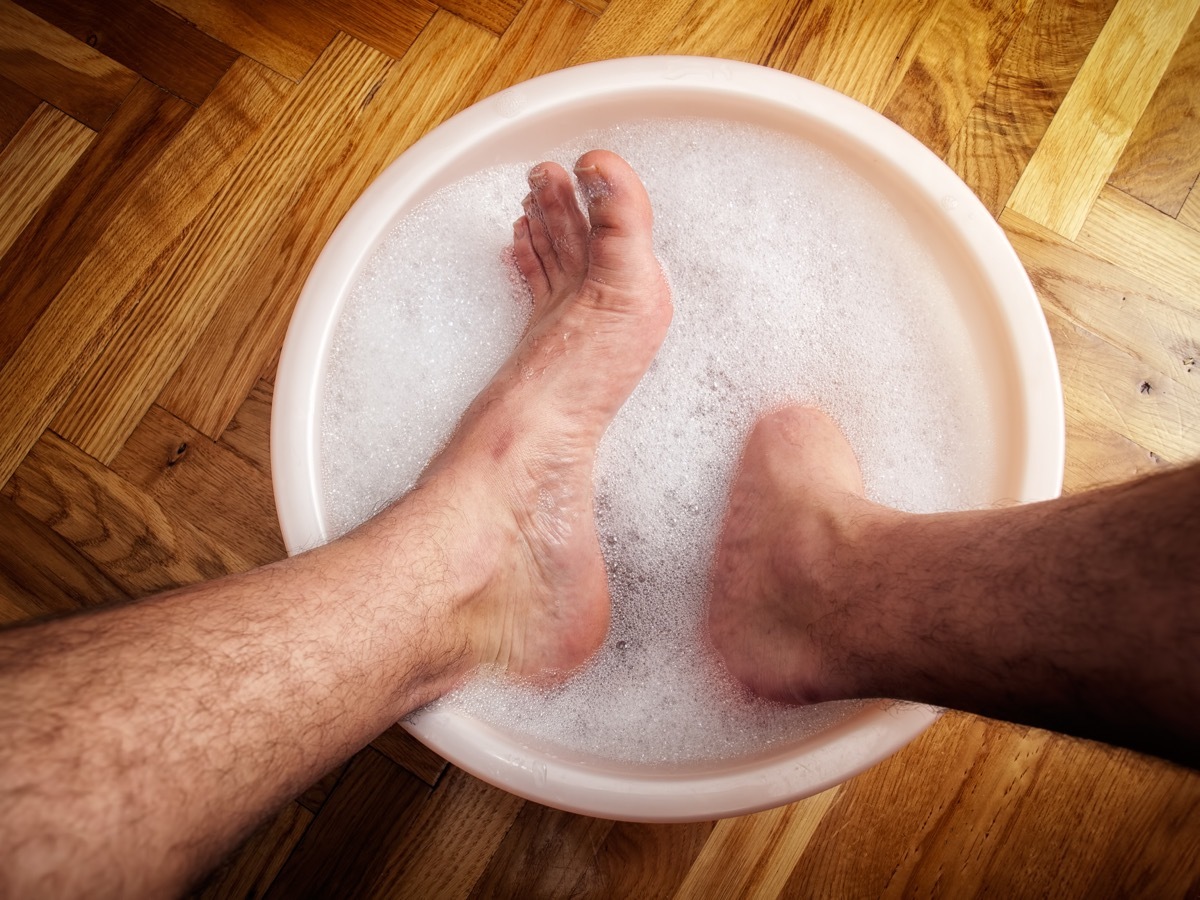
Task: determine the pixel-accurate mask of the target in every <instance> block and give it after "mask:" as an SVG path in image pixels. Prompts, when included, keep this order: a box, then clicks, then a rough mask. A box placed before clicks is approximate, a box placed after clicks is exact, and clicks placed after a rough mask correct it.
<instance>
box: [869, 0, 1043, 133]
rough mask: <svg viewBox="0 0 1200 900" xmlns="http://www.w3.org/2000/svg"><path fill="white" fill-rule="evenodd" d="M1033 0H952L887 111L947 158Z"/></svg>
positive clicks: (918, 48)
mask: <svg viewBox="0 0 1200 900" xmlns="http://www.w3.org/2000/svg"><path fill="white" fill-rule="evenodd" d="M1030 2H1032V0H1019V2H1015V3H1011V4H1005V3H991V2H988V0H947V2H945V3H943V4H942V5H941V9H940V10H939V11H938V14H937V16H936V18H935V19H934V20H933V24H932V27H931V28H930V29H929V31H928V32H927V33H926V35H925V37H924V40H921V41H920V42H919V43H917V44H916V45H915V46H916V53H915V55H914V56H913V58H912V62H911V63H910V64H909V66H908V69H907V70H905V72H904V76H903V78H901V80H900V83H899V84H898V85H897V86H896V89H895V91H894V92H893V93H892V95H891V97H890V99H889V100H888V102H887V106H886V107H884V108H883V114H884V115H885V116H887V117H888V118H889V119H891V120H892V121H893V122H895V123H896V124H897V125H899V126H900V127H901V128H903V129H904V130H905V131H907V132H909V133H910V134H912V135H914V136H915V137H917V138H919V139H920V140H921V142H922V143H923V144H925V146H926V147H928V148H929V149H930V150H932V151H933V152H934V153H936V154H937V155H938V156H942V157H944V156H945V155H946V152H947V151H948V150H949V148H950V144H951V143H952V142H953V141H954V138H955V136H956V135H957V134H958V133H959V131H960V129H961V128H962V126H963V124H964V123H965V122H966V120H967V116H968V115H969V114H970V112H971V109H972V108H973V107H974V105H975V101H976V99H977V98H978V97H979V96H980V94H982V93H983V91H984V89H985V88H986V87H987V83H988V81H989V80H990V79H991V77H992V73H993V72H994V71H995V69H996V67H997V66H998V65H999V64H1000V60H1001V58H1002V56H1003V54H1004V51H1005V50H1006V49H1007V48H1008V46H1009V42H1010V41H1011V40H1012V36H1013V33H1014V32H1015V31H1016V30H1017V28H1019V27H1020V25H1021V23H1022V22H1023V21H1024V20H1025V15H1026V13H1027V12H1028V7H1029V5H1030Z"/></svg>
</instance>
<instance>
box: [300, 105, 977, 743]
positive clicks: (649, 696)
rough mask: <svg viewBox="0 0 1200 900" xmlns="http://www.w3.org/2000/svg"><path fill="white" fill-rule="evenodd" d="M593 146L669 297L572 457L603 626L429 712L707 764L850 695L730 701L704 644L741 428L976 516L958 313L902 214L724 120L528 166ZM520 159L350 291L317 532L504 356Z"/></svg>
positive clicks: (595, 137) (969, 372) (921, 501)
mask: <svg viewBox="0 0 1200 900" xmlns="http://www.w3.org/2000/svg"><path fill="white" fill-rule="evenodd" d="M592 147H605V148H608V149H611V150H614V151H615V152H617V153H619V154H621V155H622V156H624V157H625V158H626V159H627V160H629V162H630V163H631V164H632V165H633V167H634V169H635V170H636V171H637V172H638V174H639V175H640V176H641V177H642V179H643V181H644V182H645V184H646V186H647V189H648V191H649V194H650V198H651V202H652V204H653V206H654V211H655V247H656V251H657V253H658V255H659V258H660V259H661V260H662V262H663V265H664V268H665V269H666V271H667V272H668V275H669V277H670V281H671V285H672V289H673V292H674V303H675V318H674V321H673V323H672V325H671V330H670V333H669V334H668V336H667V339H666V342H665V343H664V345H663V347H662V349H661V351H660V352H659V354H658V357H657V358H656V360H655V361H654V363H653V364H652V366H651V368H650V371H649V372H648V373H647V375H646V377H645V378H644V379H643V380H642V382H641V384H640V385H639V386H638V388H637V390H636V391H635V392H634V394H633V396H632V397H631V398H630V399H629V401H628V403H627V404H626V405H625V407H624V408H623V409H622V410H621V412H620V414H619V415H618V417H617V419H616V420H615V421H614V422H613V424H612V426H611V427H610V428H609V430H608V432H607V434H606V435H605V437H604V440H603V443H602V445H601V447H600V452H599V454H598V457H597V466H596V493H597V521H598V526H599V529H600V540H601V546H602V547H603V549H604V552H605V556H606V561H607V564H608V572H609V582H610V586H611V590H612V594H613V601H614V615H613V624H612V628H611V630H610V633H609V636H608V640H607V642H606V643H605V645H604V648H603V650H602V651H601V652H600V654H599V655H598V656H597V657H596V659H595V660H594V661H593V663H592V664H591V665H589V666H588V667H587V668H586V669H585V670H584V671H583V672H581V673H579V674H578V675H577V676H575V677H574V678H572V679H571V681H569V682H568V683H567V684H566V685H564V686H562V687H559V688H556V689H554V690H552V691H541V692H538V691H533V690H532V689H529V688H525V687H522V686H519V685H513V684H509V683H506V682H504V681H502V680H501V679H499V678H496V677H492V676H483V677H480V678H478V679H476V680H475V681H474V682H472V683H471V684H469V685H467V686H465V687H464V688H462V689H461V690H459V691H458V692H456V693H455V694H454V695H452V696H450V697H448V698H445V699H443V700H442V701H440V702H441V703H446V704H452V705H453V706H455V707H457V708H459V709H461V710H463V711H465V712H466V713H468V714H470V715H472V716H476V717H478V718H481V719H485V720H487V721H488V722H491V723H493V724H495V725H498V726H501V727H503V728H505V729H508V730H510V731H514V732H517V733H520V734H524V735H528V736H530V737H531V738H534V739H537V740H544V741H549V742H552V743H554V744H557V745H560V746H563V747H565V748H569V749H571V750H574V751H577V752H582V753H586V754H594V755H597V756H601V757H606V758H611V759H618V760H630V761H638V762H655V763H658V762H667V763H672V762H674V763H679V762H691V761H701V760H711V759H719V758H727V757H736V756H739V755H744V754H748V753H752V752H755V751H757V750H761V749H762V748H763V747H764V746H766V745H768V744H770V743H772V742H777V741H791V740H795V739H797V738H798V737H800V736H803V735H806V734H811V733H813V732H815V731H817V730H819V729H822V728H825V727H827V726H829V725H830V724H832V723H833V722H835V721H837V720H838V719H840V718H842V717H844V716H845V715H846V714H847V712H848V710H849V709H851V708H853V707H852V705H846V704H826V705H821V706H815V707H807V708H785V707H781V706H777V705H774V704H768V703H764V702H758V701H750V700H748V699H747V698H746V697H745V695H744V694H743V693H742V692H741V691H740V690H739V689H738V688H737V687H736V686H735V685H733V684H731V683H729V681H728V680H727V678H726V676H724V675H723V674H722V673H721V669H720V667H719V666H718V665H717V664H716V663H715V662H714V661H713V659H711V658H710V656H709V653H708V652H707V651H706V650H705V649H704V646H705V643H704V640H703V635H702V628H703V617H704V591H705V583H706V577H707V568H708V565H709V562H710V560H711V557H712V553H713V548H714V545H715V541H716V539H717V536H718V531H719V528H720V524H721V515H722V513H723V509H724V503H725V499H726V496H727V493H728V488H729V484H730V480H731V478H732V475H733V472H734V469H735V466H736V463H737V459H738V455H739V453H740V451H741V447H742V445H743V443H744V440H745V437H746V435H747V433H748V431H749V428H750V426H751V425H752V423H753V422H754V420H755V419H756V417H757V416H758V415H759V414H760V413H761V412H763V411H765V410H767V409H770V408H773V407H777V406H779V405H782V404H784V403H788V402H800V403H807V404H814V405H816V406H819V407H821V408H822V409H824V410H825V411H826V412H827V413H829V414H830V415H831V416H832V417H833V418H834V419H835V420H836V421H837V422H838V423H839V424H840V425H841V427H842V429H843V430H844V432H845V433H846V435H847V437H848V438H849V439H850V443H851V444H852V445H853V447H854V449H855V452H856V453H857V455H858V459H859V461H860V463H861V465H862V468H863V477H864V480H865V482H866V485H867V490H868V494H869V495H870V496H871V497H872V498H874V499H876V500H879V501H881V502H884V503H887V504H890V505H893V506H898V507H901V508H904V509H908V510H913V511H922V512H927V511H935V510H942V509H951V508H961V507H968V506H977V505H980V504H981V503H983V502H985V501H986V500H987V497H986V486H987V484H988V478H989V477H990V473H991V472H992V471H993V469H994V465H995V459H994V451H993V449H992V445H991V431H990V428H991V421H992V419H991V414H990V411H989V409H988V399H987V394H986V390H985V386H984V381H983V379H982V377H981V374H980V373H978V372H977V371H976V370H975V368H974V366H973V365H972V362H971V356H970V338H969V336H968V333H967V330H966V326H965V325H964V324H963V322H962V319H961V317H960V314H959V312H958V308H957V306H956V304H955V302H954V300H953V298H952V297H951V296H950V292H949V289H948V288H947V286H946V284H945V282H944V281H943V280H942V277H941V275H940V273H939V272H938V269H937V266H936V264H935V262H934V261H933V259H932V257H931V256H930V255H929V253H928V252H927V251H926V250H925V249H923V248H922V246H921V245H920V244H918V243H917V241H916V240H915V239H914V237H913V236H912V234H911V232H910V230H909V227H908V225H907V223H906V221H905V219H904V217H903V216H902V215H901V214H900V213H899V212H898V211H897V210H896V209H895V208H893V207H892V206H891V204H890V203H889V202H888V201H887V200H886V199H885V198H884V197H883V196H882V195H881V194H880V193H879V192H878V191H877V190H876V189H874V188H873V187H872V186H871V185H870V184H868V183H867V182H866V181H865V180H864V179H863V178H862V177H860V176H859V175H857V174H856V173H855V172H853V171H852V170H851V169H849V168H848V167H847V166H845V165H844V164H843V163H841V162H839V161H838V160H836V159H834V158H833V157H832V156H830V155H829V154H828V153H826V152H824V151H823V150H820V149H818V148H816V147H813V146H812V145H810V144H807V143H805V142H803V141H800V140H797V139H795V138H792V137H788V136H784V135H781V134H778V133H775V132H771V131H766V130H761V129H756V128H750V127H747V126H735V125H729V124H723V123H716V122H708V121H702V120H678V121H662V120H656V121H654V122H643V123H632V124H629V125H627V126H622V127H620V128H616V129H611V130H606V131H603V132H596V133H593V134H590V135H586V136H583V137H581V138H580V140H579V141H577V142H576V143H574V144H572V145H571V146H568V147H564V148H561V149H560V151H559V152H555V153H551V154H548V155H547V157H546V158H549V159H555V160H556V161H558V162H559V163H561V164H562V165H564V166H565V167H566V169H567V170H568V171H570V170H571V167H572V165H573V163H574V160H575V159H576V158H577V157H578V156H579V155H580V154H581V153H582V152H584V151H585V150H588V149H591V148H592ZM537 161H538V160H529V163H528V164H526V165H520V166H505V167H498V168H495V169H490V170H488V171H485V172H482V173H480V174H478V175H476V176H474V177H472V178H469V179H467V180H465V181H462V182H460V183H458V184H456V185H454V186H452V187H450V188H447V189H445V190H443V191H441V192H439V193H438V194H437V195H435V196H434V197H433V198H431V199H430V200H429V201H427V202H426V203H425V204H423V205H422V206H421V207H420V208H418V209H416V210H414V211H413V212H412V213H411V214H409V215H408V216H406V217H405V218H404V219H403V220H402V221H401V222H400V223H399V224H398V226H397V227H396V229H395V230H394V231H393V233H392V234H391V235H389V236H388V238H387V239H386V240H385V242H384V243H383V244H382V246H381V247H380V249H379V250H378V251H377V253H376V254H375V256H374V257H373V258H372V259H371V261H370V263H369V265H368V266H367V267H366V269H365V271H364V272H363V274H362V276H361V277H360V280H359V282H358V283H357V285H356V286H355V288H354V292H353V296H352V298H351V299H350V301H349V302H348V304H347V306H346V309H345V311H344V313H343V315H342V318H341V319H340V321H339V323H338V326H337V333H336V336H335V340H334V346H333V349H332V352H331V358H330V369H329V376H328V380H327V384H326V389H325V397H324V414H323V421H322V448H321V456H322V460H323V476H324V500H325V504H326V509H327V514H328V517H329V521H330V524H331V528H332V531H333V532H334V533H335V534H339V533H342V532H345V531H347V530H349V529H350V528H351V527H353V526H354V525H355V524H357V523H358V522H360V521H362V520H363V519H365V518H367V517H369V516H370V515H371V514H372V513H373V512H374V511H376V510H377V509H378V508H380V507H381V506H383V505H384V504H386V503H387V502H388V501H390V500H391V499H393V498H395V497H396V496H398V495H400V494H402V493H403V492H404V491H406V490H407V489H408V488H409V487H411V485H412V483H413V482H414V480H415V479H416V477H417V476H418V474H419V473H420V471H421V469H422V468H423V467H424V465H425V464H426V462H427V461H428V460H429V458H430V457H431V456H432V455H433V454H434V453H435V452H436V451H437V450H438V448H439V447H440V446H441V445H442V444H443V443H444V442H445V440H446V439H447V437H448V436H449V435H450V433H451V431H452V430H453V427H454V425H455V423H456V422H457V420H458V418H459V417H460V416H461V414H462V412H463V411H464V410H465V409H466V407H467V406H468V404H469V403H470V401H471V399H472V398H473V397H474V395H475V394H476V393H477V392H478V391H479V390H480V389H481V388H483V387H484V386H485V385H486V384H487V382H488V381H489V380H490V378H491V376H492V374H493V373H494V372H495V370H496V369H497V368H498V367H499V365H500V364H501V362H502V361H503V360H504V359H505V358H506V357H507V356H508V354H509V353H510V352H511V350H512V349H513V347H514V346H515V345H516V342H517V340H518V338H519V336H520V334H521V331H522V328H523V326H524V323H525V321H526V318H527V315H528V305H527V301H526V299H525V295H524V291H523V286H522V285H520V284H519V283H518V284H516V285H514V281H513V269H512V266H511V263H510V261H509V259H508V246H509V243H510V241H511V234H512V230H511V224H512V221H513V219H515V218H516V217H517V216H518V215H519V214H520V205H519V204H520V199H521V198H522V197H523V196H524V195H525V193H526V191H527V190H528V187H527V185H526V184H525V173H526V172H527V170H528V168H529V165H531V164H533V163H535V162H537Z"/></svg>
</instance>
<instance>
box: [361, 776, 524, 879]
mask: <svg viewBox="0 0 1200 900" xmlns="http://www.w3.org/2000/svg"><path fill="white" fill-rule="evenodd" d="M524 805H525V801H524V800H521V799H520V798H519V797H514V796H513V795H512V794H508V793H505V792H504V791H502V790H500V789H499V788H494V787H492V786H491V785H489V784H485V783H484V782H482V781H480V780H478V779H477V778H473V777H471V776H470V775H468V774H467V773H466V772H463V771H462V770H461V769H456V768H453V767H450V768H448V769H447V770H446V774H445V776H444V777H443V778H442V779H441V780H440V781H439V782H438V787H437V790H436V791H434V792H433V794H432V795H431V796H430V797H429V799H428V800H427V801H426V802H425V804H424V805H423V806H422V807H421V809H420V810H419V811H418V812H417V814H416V816H415V817H414V818H413V819H411V820H410V822H409V823H408V827H407V828H405V829H396V830H395V831H394V832H392V834H391V835H390V836H389V840H388V845H387V849H386V850H385V851H383V852H381V854H380V855H381V857H382V865H381V866H379V867H378V871H377V875H376V877H375V880H374V882H373V884H372V886H371V888H370V890H368V891H364V892H363V894H362V896H364V897H380V898H383V897H427V896H432V897H467V896H468V895H469V894H470V892H471V889H472V887H473V886H474V884H475V883H476V882H477V881H478V880H479V878H480V876H481V875H482V873H483V870H484V869H485V868H486V867H487V865H488V860H490V859H491V857H492V855H493V854H494V853H495V852H496V848H497V847H499V846H500V843H501V841H502V840H503V839H504V836H505V835H506V834H507V833H508V831H509V829H510V828H511V827H512V824H513V822H514V820H515V819H516V817H517V814H518V813H519V812H520V810H521V809H522V808H523V807H524Z"/></svg>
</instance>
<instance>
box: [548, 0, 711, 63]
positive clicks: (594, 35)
mask: <svg viewBox="0 0 1200 900" xmlns="http://www.w3.org/2000/svg"><path fill="white" fill-rule="evenodd" d="M693 2H694V0H663V2H661V3H652V4H649V5H647V4H646V3H645V0H611V2H610V3H609V4H608V6H607V7H606V8H605V10H604V14H603V15H601V16H600V18H599V20H598V21H597V22H596V23H595V24H594V25H593V26H592V27H591V28H590V29H589V30H588V33H587V36H586V37H585V38H584V39H583V43H582V44H581V45H580V47H579V49H578V50H576V51H575V54H574V55H573V56H572V57H571V60H570V63H571V65H573V66H575V65H580V64H582V63H589V62H596V61H598V60H601V59H617V58H620V57H625V56H648V55H650V54H653V53H656V52H663V53H665V52H670V51H666V50H662V49H661V48H662V47H663V46H664V45H665V43H666V41H667V39H668V38H669V37H670V36H671V33H672V32H673V31H674V30H675V26H676V25H678V24H679V20H680V19H681V18H683V14H684V13H685V12H687V10H688V8H689V7H691V6H692V4H693Z"/></svg>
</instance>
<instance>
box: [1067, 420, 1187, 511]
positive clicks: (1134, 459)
mask: <svg viewBox="0 0 1200 900" xmlns="http://www.w3.org/2000/svg"><path fill="white" fill-rule="evenodd" d="M1066 419H1067V458H1066V464H1065V466H1064V467H1063V493H1064V494H1077V493H1079V492H1080V491H1086V490H1088V489H1090V488H1094V487H1102V486H1104V485H1109V484H1120V483H1121V482H1125V481H1132V480H1133V479H1134V478H1141V477H1143V476H1145V475H1149V474H1151V473H1152V472H1157V471H1160V470H1162V469H1164V468H1166V467H1167V463H1166V462H1165V461H1164V460H1163V458H1162V457H1161V456H1159V455H1158V454H1157V453H1155V452H1154V451H1152V450H1147V449H1146V448H1145V447H1143V446H1141V445H1140V444H1137V443H1134V442H1133V441H1131V440H1130V439H1129V438H1127V437H1125V435H1123V434H1119V433H1117V432H1116V431H1114V430H1113V429H1112V428H1109V427H1108V425H1106V424H1104V423H1102V422H1096V421H1094V420H1091V419H1088V418H1086V417H1085V416H1083V415H1081V414H1080V413H1078V412H1076V411H1075V410H1074V409H1068V410H1067V411H1066Z"/></svg>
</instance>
